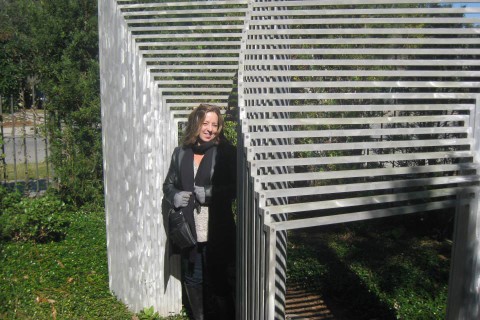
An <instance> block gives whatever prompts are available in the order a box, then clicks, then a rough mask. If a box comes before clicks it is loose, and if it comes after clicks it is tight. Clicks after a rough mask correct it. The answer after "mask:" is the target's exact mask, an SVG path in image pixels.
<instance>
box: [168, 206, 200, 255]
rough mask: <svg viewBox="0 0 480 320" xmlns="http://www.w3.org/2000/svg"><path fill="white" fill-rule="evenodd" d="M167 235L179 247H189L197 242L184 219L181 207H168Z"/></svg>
mask: <svg viewBox="0 0 480 320" xmlns="http://www.w3.org/2000/svg"><path fill="white" fill-rule="evenodd" d="M168 223H169V228H170V229H169V236H170V239H171V240H172V241H173V243H174V244H175V245H176V246H178V247H179V248H180V249H185V248H190V247H193V246H194V245H196V244H197V240H195V238H194V237H193V234H192V230H190V226H189V225H188V223H187V221H186V220H185V216H184V215H183V212H182V209H174V208H172V209H170V211H169V212H168Z"/></svg>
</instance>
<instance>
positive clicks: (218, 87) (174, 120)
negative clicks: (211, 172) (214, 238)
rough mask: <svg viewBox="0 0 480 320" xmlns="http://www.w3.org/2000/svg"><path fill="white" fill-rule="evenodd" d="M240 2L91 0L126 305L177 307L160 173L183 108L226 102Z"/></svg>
mask: <svg viewBox="0 0 480 320" xmlns="http://www.w3.org/2000/svg"><path fill="white" fill-rule="evenodd" d="M246 10H247V2H246V1H176V0H172V1H141V0H138V1H122V0H117V1H115V0H107V1H99V25H100V57H101V58H100V63H101V70H102V79H101V80H102V87H101V91H102V111H103V114H102V119H103V133H104V134H103V144H104V159H105V160H104V161H105V192H106V215H107V239H108V261H109V275H110V289H111V290H112V291H113V292H114V294H115V295H116V296H117V297H118V298H119V299H120V300H122V301H123V302H125V303H126V304H127V305H128V306H129V307H130V308H131V309H132V310H133V311H136V312H138V311H140V310H142V309H143V308H144V307H150V306H153V307H154V309H155V310H156V311H157V312H158V313H159V314H160V315H163V316H168V315H171V314H178V313H179V312H180V311H181V308H182V290H181V286H180V259H179V256H178V255H176V254H175V255H172V254H171V252H170V247H169V243H168V242H167V238H166V231H165V225H166V224H165V221H166V220H164V219H165V217H164V216H163V215H162V211H163V210H162V205H163V204H162V196H163V193H162V183H163V180H164V177H165V175H166V173H167V170H168V166H169V164H170V156H171V154H172V151H173V148H174V147H175V146H177V145H178V138H179V131H180V130H179V129H181V127H182V124H183V123H184V122H185V121H186V118H187V116H188V114H189V113H190V111H191V110H192V109H193V108H194V107H196V106H198V105H199V104H200V103H202V102H205V103H214V104H217V105H219V106H221V107H222V108H223V109H224V110H226V107H227V105H228V99H229V96H230V95H231V91H232V88H233V84H234V79H235V76H236V74H237V72H238V59H239V54H240V42H241V39H242V36H243V29H244V25H245V23H244V17H245V13H246Z"/></svg>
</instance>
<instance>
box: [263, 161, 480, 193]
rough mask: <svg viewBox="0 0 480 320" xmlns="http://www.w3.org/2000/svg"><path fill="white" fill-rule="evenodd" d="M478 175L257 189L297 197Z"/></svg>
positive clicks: (463, 180) (475, 178) (460, 179)
mask: <svg viewBox="0 0 480 320" xmlns="http://www.w3.org/2000/svg"><path fill="white" fill-rule="evenodd" d="M471 169H478V166H475V167H474V166H472V168H471ZM479 181H480V176H478V175H461V176H447V177H435V178H421V179H408V180H394V181H373V182H368V183H348V184H339V185H325V186H315V187H298V188H294V187H291V188H282V189H274V190H264V191H260V190H256V191H257V192H259V193H260V195H261V196H262V197H263V198H264V199H269V198H277V197H297V196H309V195H318V194H336V193H338V194H341V193H348V192H365V191H378V190H384V189H400V188H412V187H423V186H438V185H443V184H457V183H471V182H479Z"/></svg>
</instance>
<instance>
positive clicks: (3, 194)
mask: <svg viewBox="0 0 480 320" xmlns="http://www.w3.org/2000/svg"><path fill="white" fill-rule="evenodd" d="M21 200H22V194H21V193H20V192H19V191H18V190H15V191H9V190H8V189H7V188H5V187H2V186H0V215H2V213H3V212H4V211H5V210H6V209H8V208H10V207H12V206H13V205H15V204H16V203H18V202H20V201H21Z"/></svg>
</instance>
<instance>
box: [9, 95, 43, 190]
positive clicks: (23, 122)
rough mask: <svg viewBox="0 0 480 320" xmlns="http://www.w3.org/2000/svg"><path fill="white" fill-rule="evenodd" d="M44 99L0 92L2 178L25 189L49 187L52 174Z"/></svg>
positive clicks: (13, 186)
mask: <svg viewBox="0 0 480 320" xmlns="http://www.w3.org/2000/svg"><path fill="white" fill-rule="evenodd" d="M41 104H42V100H41V99H39V98H36V97H32V98H31V99H29V100H27V99H25V98H24V97H22V99H21V101H19V100H16V99H14V98H13V97H9V98H4V97H1V96H0V146H1V156H0V181H1V183H2V185H4V186H7V187H9V188H17V189H19V190H21V191H23V192H26V193H36V192H39V191H42V190H46V189H47V188H48V185H49V181H50V179H51V175H52V168H51V165H50V163H49V161H48V156H49V150H48V135H47V133H46V124H47V113H46V110H45V109H42V108H41Z"/></svg>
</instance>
